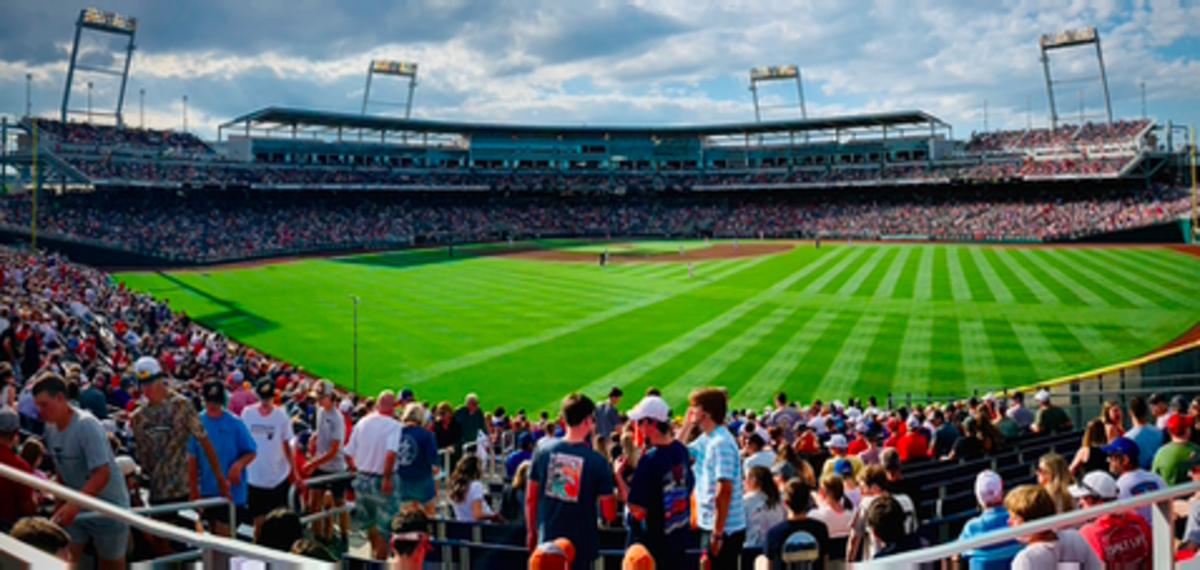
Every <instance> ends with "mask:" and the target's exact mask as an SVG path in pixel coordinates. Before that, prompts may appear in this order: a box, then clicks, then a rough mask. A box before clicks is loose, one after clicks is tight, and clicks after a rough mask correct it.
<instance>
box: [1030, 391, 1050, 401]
mask: <svg viewBox="0 0 1200 570" xmlns="http://www.w3.org/2000/svg"><path fill="white" fill-rule="evenodd" d="M1033 399H1034V400H1037V401H1039V402H1049V401H1050V392H1047V391H1045V390H1038V391H1037V393H1036V394H1034V395H1033Z"/></svg>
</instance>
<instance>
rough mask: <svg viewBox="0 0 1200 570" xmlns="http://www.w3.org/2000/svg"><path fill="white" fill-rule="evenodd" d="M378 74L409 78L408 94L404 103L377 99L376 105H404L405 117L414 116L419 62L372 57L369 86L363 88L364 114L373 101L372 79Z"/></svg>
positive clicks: (368, 71) (368, 76)
mask: <svg viewBox="0 0 1200 570" xmlns="http://www.w3.org/2000/svg"><path fill="white" fill-rule="evenodd" d="M376 75H383V76H391V77H399V78H401V79H407V80H408V96H407V97H405V99H404V102H403V103H393V102H389V101H375V104H376V105H391V106H401V105H403V106H404V118H405V119H407V118H409V117H411V116H412V102H413V94H414V93H415V92H416V90H417V64H416V63H414V62H411V61H398V60H391V59H372V60H371V64H370V65H368V66H367V86H366V87H365V88H364V89H363V102H362V114H363V115H366V114H367V105H368V104H370V103H371V79H372V78H373V77H374V76H376Z"/></svg>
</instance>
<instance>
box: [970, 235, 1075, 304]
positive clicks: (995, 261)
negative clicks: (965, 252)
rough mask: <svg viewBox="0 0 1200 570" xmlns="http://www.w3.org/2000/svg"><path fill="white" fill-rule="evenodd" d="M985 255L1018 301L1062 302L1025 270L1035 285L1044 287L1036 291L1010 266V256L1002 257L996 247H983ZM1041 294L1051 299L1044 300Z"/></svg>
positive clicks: (1038, 302) (1025, 273) (1037, 302)
mask: <svg viewBox="0 0 1200 570" xmlns="http://www.w3.org/2000/svg"><path fill="white" fill-rule="evenodd" d="M983 257H984V259H985V260H986V261H987V262H988V264H989V265H990V266H991V268H992V270H993V271H995V272H996V276H997V277H999V278H1000V280H1001V281H1002V282H1003V283H1004V286H1005V287H1007V288H1008V291H1009V292H1010V293H1012V296H1013V298H1014V300H1015V301H1016V302H1017V303H1019V304H1022V305H1041V304H1051V305H1057V304H1060V303H1059V300H1058V297H1055V296H1054V294H1053V293H1051V292H1050V291H1049V290H1047V289H1045V288H1044V287H1041V283H1038V282H1037V281H1036V280H1034V278H1033V276H1032V275H1029V273H1028V272H1024V275H1026V276H1027V279H1028V280H1029V281H1032V282H1033V285H1034V286H1036V287H1039V288H1041V289H1042V290H1041V291H1040V292H1039V293H1034V292H1033V290H1032V289H1031V288H1030V285H1029V284H1028V283H1026V278H1022V277H1018V276H1017V274H1016V273H1015V272H1014V271H1013V270H1012V269H1011V268H1009V266H1008V264H1009V263H1011V261H1010V260H1009V258H1007V257H1001V256H1000V254H999V253H997V249H996V248H986V249H983ZM1018 269H1022V268H1018ZM1039 294H1040V295H1044V298H1045V299H1049V301H1046V302H1043V301H1042V299H1043V297H1039Z"/></svg>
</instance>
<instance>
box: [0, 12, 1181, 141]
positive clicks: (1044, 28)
mask: <svg viewBox="0 0 1200 570" xmlns="http://www.w3.org/2000/svg"><path fill="white" fill-rule="evenodd" d="M87 4H88V3H86V2H74V1H60V0H33V1H29V0H26V1H16V2H12V3H9V4H8V5H6V6H5V9H4V12H5V14H4V17H3V18H0V112H2V113H5V114H20V113H22V112H23V110H24V105H25V73H26V72H32V73H33V74H34V77H35V81H34V87H33V100H34V112H35V113H36V114H45V115H50V114H53V113H54V112H55V110H56V109H57V108H58V105H59V103H60V101H61V98H62V90H63V85H64V76H65V70H66V60H67V55H68V50H69V47H70V40H71V35H72V33H73V22H74V19H75V17H76V15H77V14H78V12H79V9H80V8H81V7H83V6H85V5H87ZM96 5H97V6H98V7H101V8H104V9H110V10H115V11H118V12H121V13H124V14H128V15H132V16H136V17H137V18H138V19H139V24H140V28H139V32H138V34H139V35H138V50H137V52H136V55H135V58H134V60H133V63H132V67H131V72H130V84H129V88H128V92H127V93H128V94H127V101H126V109H125V113H126V118H127V121H128V122H130V123H132V124H134V125H136V124H137V123H138V90H139V89H142V88H144V89H145V90H146V121H147V123H148V124H149V125H150V126H157V127H172V128H178V127H179V125H180V122H181V118H180V116H181V106H182V103H181V96H182V95H183V94H185V93H186V94H188V96H189V124H190V126H191V127H192V128H193V130H198V131H199V132H200V133H201V134H202V135H205V136H213V135H214V134H215V126H216V124H217V123H219V122H221V121H224V120H227V119H229V118H231V117H233V116H236V115H238V114H240V113H243V112H247V111H250V110H253V109H257V108H260V107H264V106H268V105H288V106H300V107H311V108H318V109H329V110H340V111H357V110H358V109H359V106H360V104H361V98H362V89H363V79H364V72H365V69H366V66H367V62H368V61H369V60H370V59H372V58H374V57H377V58H390V59H404V60H411V61H416V62H418V63H419V64H420V66H421V67H420V86H419V87H418V89H417V96H416V100H415V108H414V115H415V116H419V117H423V118H434V119H478V120H487V121H520V122H532V123H547V122H556V123H557V122H565V123H653V122H659V123H705V122H713V121H736V120H751V119H753V107H752V105H751V99H750V93H749V91H748V90H747V87H748V70H749V68H750V67H752V66H755V65H772V64H784V63H795V64H797V65H799V66H800V67H801V69H802V70H803V73H804V77H805V91H806V95H807V96H808V109H809V114H810V115H812V116H819V115H826V116H827V115H835V114H844V113H860V112H868V111H881V110H890V109H912V108H916V109H922V110H926V111H929V112H931V113H933V114H935V115H938V116H940V117H942V118H944V119H946V120H948V121H950V122H951V123H952V124H953V125H954V127H955V133H956V135H957V136H960V137H962V136H965V135H967V134H968V133H969V132H970V131H972V130H979V129H981V128H982V126H983V104H984V101H985V100H987V102H988V119H989V121H988V122H989V124H990V126H991V127H992V128H996V127H1023V126H1024V125H1025V124H1026V122H1027V121H1028V120H1030V119H1032V122H1033V123H1034V124H1035V125H1041V124H1045V123H1046V122H1047V100H1046V95H1045V89H1044V85H1043V82H1042V71H1041V66H1040V63H1039V61H1038V48H1037V38H1038V36H1039V35H1040V34H1042V33H1044V32H1052V31H1057V30H1060V29H1064V28H1071V27H1079V26H1084V25H1094V26H1096V27H1098V28H1099V30H1100V32H1101V37H1102V41H1103V46H1104V56H1105V60H1106V63H1107V64H1108V77H1109V85H1110V88H1111V90H1112V100H1113V107H1114V111H1115V113H1116V114H1117V115H1118V116H1122V117H1135V116H1139V115H1140V113H1141V99H1140V94H1139V87H1138V86H1139V83H1140V82H1143V81H1144V82H1145V84H1146V90H1147V95H1148V101H1147V106H1148V109H1149V113H1150V115H1151V116H1153V117H1155V118H1157V119H1158V120H1160V121H1166V120H1174V121H1176V122H1183V123H1195V122H1198V121H1200V105H1198V103H1200V25H1198V24H1200V0H1192V1H1179V0H1176V1H1171V0H1163V1H1136V2H1121V1H1117V0H1090V1H1084V0H1074V1H1038V0H1011V1H1009V0H1004V1H982V0H964V1H958V2H932V1H920V0H912V1H903V0H877V1H874V2H859V1H852V0H848V1H842V2H834V1H826V2H788V1H784V0H779V1H770V2H766V1H764V2H753V1H748V0H726V1H724V2H705V1H703V0H635V1H632V2H604V1H599V2H597V1H586V2H585V1H576V0H500V1H493V2H474V1H471V0H440V1H424V0H401V1H398V2H397V1H382V0H379V1H362V2H337V3H335V2H322V1H317V0H254V1H252V2H247V1H245V0H207V1H203V2H200V1H194V0H179V1H170V2H163V1H157V0H140V1H139V0H119V1H111V2H107V3H102V4H96ZM93 47H95V48H96V49H92V50H90V52H89V53H91V54H92V55H90V57H92V58H98V59H96V62H98V63H102V62H103V61H104V49H103V48H104V46H93ZM1054 63H1055V65H1056V69H1058V70H1061V72H1062V75H1063V76H1064V77H1065V76H1078V75H1088V74H1092V73H1094V69H1093V67H1094V60H1091V59H1087V58H1085V57H1071V56H1070V55H1069V54H1067V55H1064V57H1062V58H1056V59H1055V60H1054ZM115 87H116V85H115V82H113V81H111V80H108V79H106V78H96V79H95V91H94V105H95V107H96V108H97V109H100V108H102V107H106V106H107V107H109V108H111V106H112V104H113V98H114V95H115V92H116V89H115ZM1080 87H1083V88H1084V91H1083V94H1082V95H1083V99H1084V102H1085V107H1086V109H1087V110H1086V111H1085V112H1086V114H1089V115H1090V114H1092V113H1095V112H1098V110H1099V109H1100V105H1101V98H1100V90H1099V86H1098V83H1088V84H1083V83H1080V84H1072V85H1070V86H1068V87H1064V88H1063V94H1062V95H1061V98H1060V99H1059V103H1060V106H1061V107H1062V114H1063V115H1064V116H1066V117H1067V118H1068V119H1072V118H1074V117H1076V116H1077V115H1078V108H1079V100H1080V93H1079V89H1080ZM375 89H377V91H375V93H376V94H378V96H379V97H380V98H384V99H392V100H399V99H402V98H403V84H402V83H401V82H399V81H390V82H387V81H384V82H379V83H376V86H375ZM76 93H77V95H78V97H79V99H78V105H79V106H81V107H82V106H83V101H84V91H83V89H82V88H80V90H78V91H77V92H76ZM762 96H763V98H764V99H765V100H766V101H767V103H769V104H773V105H777V106H778V105H785V104H787V103H791V102H793V100H794V95H793V94H792V91H791V90H790V88H788V87H786V86H784V85H775V86H770V87H766V88H764V91H763V92H762ZM1027 109H1031V110H1032V112H1031V113H1029V112H1027ZM385 110H386V109H385ZM797 113H798V112H797V111H795V110H792V109H782V108H776V109H772V110H769V111H768V112H767V113H766V116H767V117H768V118H785V117H787V116H795V115H796V114H797Z"/></svg>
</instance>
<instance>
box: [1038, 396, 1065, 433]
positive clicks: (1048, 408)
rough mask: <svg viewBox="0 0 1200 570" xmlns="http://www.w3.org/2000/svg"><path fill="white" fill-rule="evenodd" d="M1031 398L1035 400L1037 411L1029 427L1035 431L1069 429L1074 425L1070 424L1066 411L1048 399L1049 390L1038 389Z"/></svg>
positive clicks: (1060, 431) (1058, 431)
mask: <svg viewBox="0 0 1200 570" xmlns="http://www.w3.org/2000/svg"><path fill="white" fill-rule="evenodd" d="M1033 399H1034V400H1037V403H1038V411H1037V415H1036V416H1035V417H1034V419H1033V425H1032V426H1030V429H1032V430H1033V431H1034V432H1036V433H1062V432H1065V431H1071V429H1072V428H1073V427H1074V426H1072V425H1071V418H1069V417H1067V412H1064V411H1063V409H1062V408H1060V407H1058V406H1055V405H1054V403H1053V402H1051V401H1050V392H1047V391H1046V390H1038V392H1037V394H1034V395H1033Z"/></svg>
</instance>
